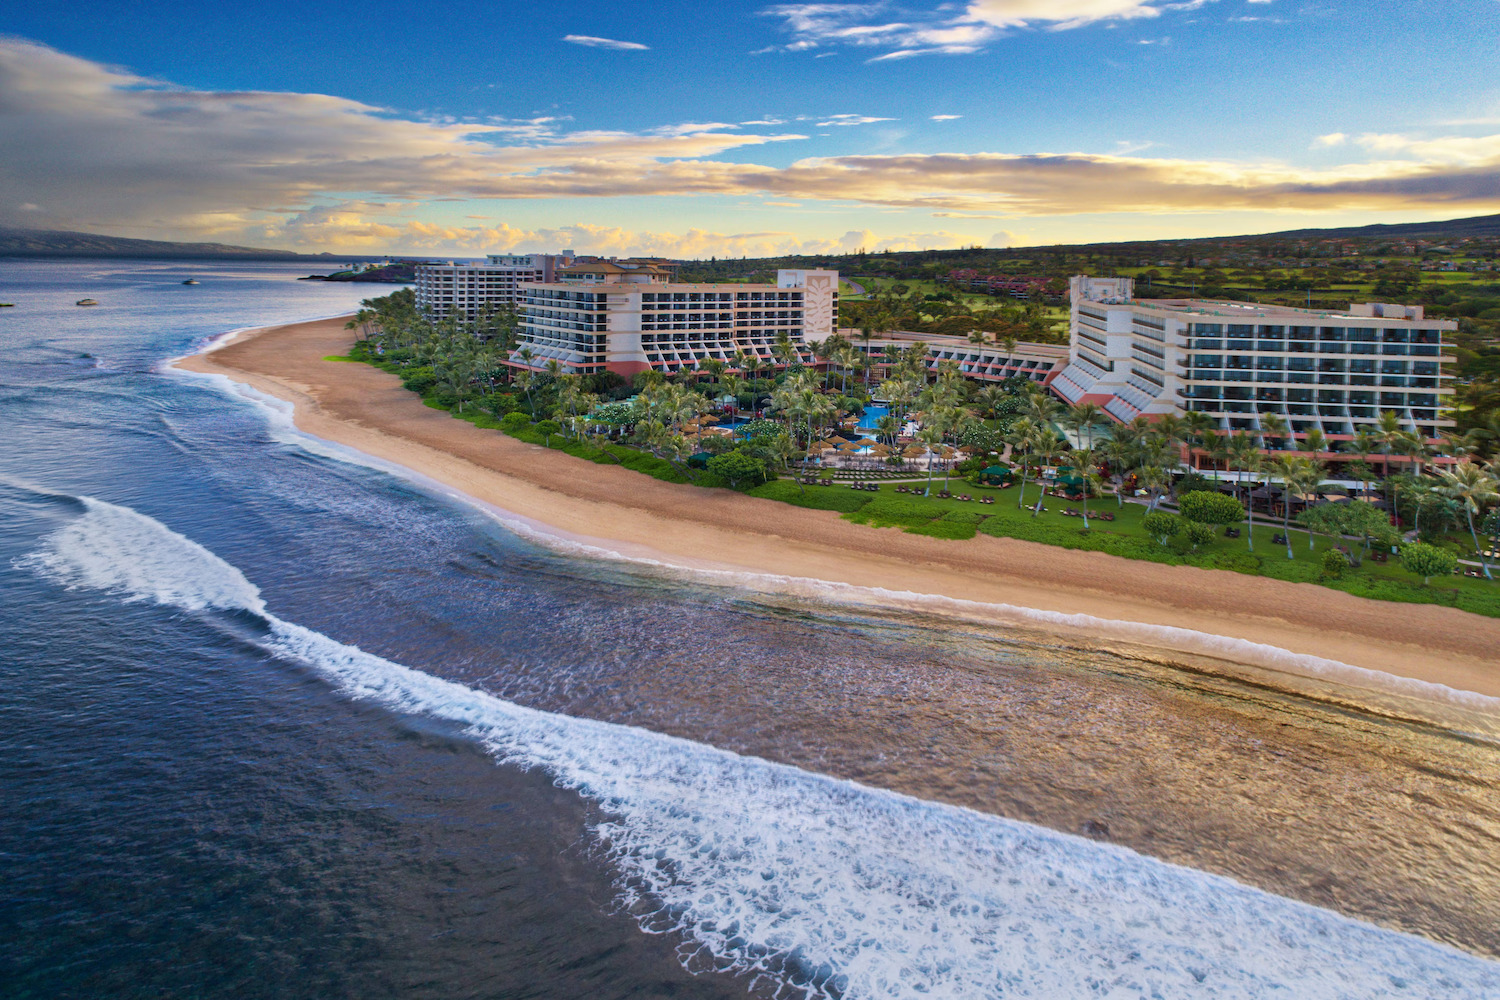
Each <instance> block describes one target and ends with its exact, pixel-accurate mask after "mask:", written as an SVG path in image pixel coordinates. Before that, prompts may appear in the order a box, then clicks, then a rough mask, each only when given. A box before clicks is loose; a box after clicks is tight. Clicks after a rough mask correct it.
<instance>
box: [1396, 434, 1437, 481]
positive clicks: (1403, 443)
mask: <svg viewBox="0 0 1500 1000" xmlns="http://www.w3.org/2000/svg"><path fill="white" fill-rule="evenodd" d="M1394 447H1395V449H1396V452H1397V453H1398V454H1399V455H1401V456H1402V457H1403V458H1409V459H1411V461H1412V474H1413V475H1414V476H1416V477H1417V478H1418V479H1421V478H1422V463H1423V461H1425V460H1426V459H1427V458H1429V457H1431V455H1432V449H1431V448H1429V447H1427V442H1426V441H1423V440H1422V436H1421V435H1420V434H1418V433H1416V432H1415V431H1402V432H1401V433H1400V434H1398V435H1396V440H1395V445H1394Z"/></svg>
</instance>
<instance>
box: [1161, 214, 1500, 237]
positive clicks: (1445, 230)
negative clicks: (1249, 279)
mask: <svg viewBox="0 0 1500 1000" xmlns="http://www.w3.org/2000/svg"><path fill="white" fill-rule="evenodd" d="M1401 236H1438V237H1442V238H1444V239H1455V238H1458V237H1463V236H1500V215H1476V216H1473V217H1471V218H1467V219H1448V220H1447V221H1445V222H1400V223H1395V224H1385V223H1376V224H1373V225H1369V226H1345V227H1343V228H1340V229H1288V230H1286V231H1284V232H1280V233H1254V234H1251V235H1247V236H1208V237H1203V238H1204V239H1211V240H1253V239H1287V240H1317V239H1322V240H1339V239H1383V238H1385V237H1401ZM1144 242H1151V243H1156V242H1169V241H1166V240H1148V241H1144Z"/></svg>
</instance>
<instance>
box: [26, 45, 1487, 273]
mask: <svg viewBox="0 0 1500 1000" xmlns="http://www.w3.org/2000/svg"><path fill="white" fill-rule="evenodd" d="M0 94H3V95H4V100H3V102H0V135H3V136H4V142H0V223H5V222H11V223H13V224H21V225H31V226H36V227H38V228H57V229H70V228H71V229H77V228H90V229H95V230H104V231H129V230H132V229H133V230H135V231H137V232H139V231H141V230H143V229H147V230H149V231H150V232H151V234H152V235H158V236H162V237H166V238H191V237H199V238H201V237H203V236H207V235H215V236H218V237H219V238H226V239H229V240H230V241H234V242H262V243H263V242H267V241H269V242H273V243H274V242H276V241H278V240H286V241H292V242H296V243H297V244H298V245H309V246H319V245H321V246H327V247H334V246H349V247H351V248H352V247H356V246H370V247H375V246H389V245H392V244H393V243H394V244H397V245H400V244H401V242H402V241H405V240H407V239H416V240H421V239H427V240H437V241H438V243H435V244H433V245H434V246H436V245H438V244H440V243H442V241H443V240H458V239H476V240H489V241H491V242H492V243H498V242H502V241H501V236H503V233H500V234H499V235H497V234H495V233H492V232H491V229H483V227H475V229H474V230H473V231H472V232H471V231H470V230H469V229H454V230H452V231H451V235H445V234H450V231H449V230H447V229H444V228H443V227H442V226H440V225H437V224H435V223H430V222H427V221H424V220H423V219H422V217H423V216H426V217H428V218H431V217H432V216H433V215H440V214H441V211H442V210H441V209H435V208H434V207H433V206H434V204H435V203H437V202H444V201H459V202H474V201H487V202H489V204H490V205H493V206H495V208H493V209H492V211H494V212H495V214H497V215H499V214H501V212H502V210H503V209H502V207H501V206H503V205H504V203H505V202H507V201H511V200H517V199H538V200H541V199H555V198H570V199H579V198H591V199H598V200H600V201H601V202H604V203H608V201H609V200H610V199H624V200H629V199H635V198H641V197H656V198H663V199H666V198H672V199H679V200H680V199H683V198H690V197H693V196H705V195H707V196H727V197H731V198H754V199H774V200H777V201H805V202H813V203H816V202H822V203H824V204H832V205H849V204H863V205H867V206H876V207H878V208H882V209H892V210H903V211H904V210H913V209H915V210H920V211H923V212H928V213H933V212H949V213H964V214H986V213H992V214H999V215H1003V216H1006V217H1012V218H1013V217H1017V216H1064V215H1079V214H1090V213H1160V212H1165V211H1170V212H1176V213H1183V212H1204V213H1215V214H1217V213H1223V212H1227V211H1257V212H1304V213H1313V212H1327V211H1334V210H1341V211H1353V210H1365V211H1371V210H1387V209H1393V208H1400V209H1402V210H1404V211H1407V212H1410V211H1413V210H1418V209H1421V208H1431V209H1441V210H1443V211H1445V212H1450V213H1456V212H1459V211H1464V210H1470V211H1473V212H1475V214H1478V213H1479V212H1481V211H1486V210H1488V211H1496V210H1500V135H1490V136H1452V135H1449V136H1443V135H1435V136H1428V137H1413V136H1408V135H1401V134H1387V133H1368V134H1366V135H1362V136H1360V137H1359V138H1358V139H1355V140H1353V141H1352V142H1349V143H1348V144H1347V145H1346V146H1343V147H1341V149H1342V151H1343V155H1345V156H1348V157H1351V158H1352V159H1354V160H1359V158H1360V157H1363V158H1364V159H1363V161H1361V162H1346V163H1343V164H1339V165H1335V166H1329V167H1324V168H1319V169H1310V168H1303V167H1298V166H1293V165H1288V164H1285V163H1278V162H1267V161H1261V162H1235V161H1228V160H1207V159H1203V160H1184V159H1167V158H1153V157H1147V156H1141V155H1137V154H1135V153H1134V152H1131V153H1126V152H1124V151H1119V152H1116V153H1115V154H1113V155H1101V154H1090V153H1077V152H1073V153H1066V152H1065V153H1032V154H1015V153H983V152H980V153H923V154H890V155H863V156H839V157H809V158H804V159H801V160H798V161H797V162H794V163H792V164H791V165H789V166H784V167H781V166H771V165H767V164H764V163H757V162H754V161H753V158H752V157H751V156H750V155H749V152H750V151H753V150H755V149H756V148H757V147H760V146H764V145H768V144H773V143H781V142H786V141H793V140H797V139H802V138H805V136H802V135H798V134H783V133H779V132H771V131H765V132H745V131H742V130H741V129H740V127H738V126H733V127H726V126H725V125H724V123H720V122H707V123H702V122H700V123H689V124H687V125H681V126H677V125H669V126H664V127H662V128H659V129H655V130H648V131H646V132H617V131H602V130H591V131H577V132H566V131H562V130H561V128H560V127H559V126H557V125H556V124H555V123H550V122H538V121H533V120H527V122H524V123H517V122H505V123H482V122H474V123H465V122H451V121H444V122H432V121H413V120H404V119H401V118H397V117H394V116H393V114H392V113H391V112H390V111H388V110H385V109H381V108H376V107H372V106H370V105H366V104H362V103H359V102H356V101H350V100H345V99H343V98H338V97H330V96H327V95H321V94H295V93H265V92H237V93H231V92H204V91H194V90H189V89H186V88H175V87H172V86H169V85H168V84H164V83H161V82H159V81H151V80H146V79H143V78H141V77H139V76H136V75H133V74H131V73H128V72H125V71H122V70H119V69H112V68H109V67H105V66H101V65H99V64H96V63H92V62H89V61H87V60H83V59H79V58H75V57H73V56H69V55H66V54H64V53H60V52H57V51H56V50H53V49H50V48H47V47H45V46H41V45H36V44H32V43H27V42H23V41H18V40H3V39H0ZM868 117H869V116H862V115H856V114H852V113H845V114H841V115H839V116H836V117H828V118H824V119H822V120H823V121H829V122H833V121H855V120H861V119H865V118H868ZM766 120H771V119H766ZM517 124H528V125H529V126H530V127H533V128H541V129H558V130H557V131H555V132H549V133H548V134H546V135H540V136H539V135H522V136H518V135H517V134H516V133H515V132H514V131H513V126H515V125H517ZM1128 148H1129V147H1123V149H1128ZM731 150H734V151H737V152H738V153H739V155H737V156H736V157H734V160H735V161H736V162H728V161H727V160H721V159H716V158H715V157H717V156H719V155H720V154H723V153H726V152H728V151H731ZM679 203H680V202H679ZM22 206H25V208H24V209H23V207H22ZM35 206H42V208H41V209H38V208H36V207H35ZM485 207H487V208H488V207H489V206H488V205H487V206H485ZM476 209H478V206H476V205H472V204H470V205H465V206H463V207H460V208H455V209H454V210H453V211H454V212H474V211H476ZM954 217H956V216H954ZM423 227H427V229H424V228H423ZM491 228H493V227H491ZM481 229H483V233H484V235H482V236H476V235H474V233H477V232H479V231H480V230H481ZM428 230H431V231H430V232H429V231H428ZM549 232H550V231H549ZM464 233H469V235H468V236H465V235H464ZM752 235H754V240H755V241H758V242H757V244H756V245H757V247H764V246H765V245H766V241H768V240H770V241H772V242H773V243H774V241H775V240H782V241H783V242H786V241H787V240H789V239H790V238H789V237H785V236H784V235H779V236H775V237H774V238H773V237H771V236H766V235H764V234H717V235H713V239H715V240H720V241H721V242H720V243H716V244H714V245H715V246H719V245H722V246H733V245H737V244H734V242H733V241H735V240H739V241H741V244H744V243H745V241H748V240H750V239H751V236H752ZM940 235H941V234H935V233H929V234H907V235H906V236H901V237H899V239H901V240H905V241H907V243H908V244H909V243H911V242H913V241H914V242H915V243H921V242H922V241H923V240H929V241H935V240H936V239H937V238H938V237H939V236H940ZM949 235H950V236H952V237H953V239H954V240H958V241H960V245H961V241H962V239H963V238H962V237H959V236H955V235H953V234H949ZM614 238H615V237H611V239H614ZM653 238H654V237H653ZM695 238H696V237H695ZM897 238H898V237H895V236H884V237H882V238H881V239H883V240H894V239H897ZM598 239H600V240H603V239H604V238H603V237H598ZM631 239H633V240H636V244H640V245H644V244H642V243H641V241H642V240H644V237H643V236H641V235H640V234H634V235H632V236H631V237H630V238H629V239H627V238H626V237H624V236H620V237H618V240H619V241H623V242H626V243H628V242H630V240H631ZM702 239H703V240H707V239H708V237H702ZM673 240H678V241H679V242H675V243H674V242H673ZM340 241H342V242H340ZM723 241H729V242H723ZM646 242H649V241H646ZM659 242H660V245H662V246H667V245H672V246H681V247H688V246H691V245H692V240H690V239H689V238H688V234H680V235H679V236H677V237H672V238H671V239H668V238H667V237H665V236H664V237H662V238H661V240H660V241H659ZM877 242H878V241H877ZM552 245H553V246H558V245H564V243H563V241H562V237H561V236H558V242H556V243H552ZM632 245H635V244H632ZM703 245H705V246H707V245H709V244H708V243H706V242H705V243H704V244H703ZM904 245H905V244H904ZM927 245H934V246H935V245H937V244H936V242H929V243H928V244H927ZM918 248H920V247H918Z"/></svg>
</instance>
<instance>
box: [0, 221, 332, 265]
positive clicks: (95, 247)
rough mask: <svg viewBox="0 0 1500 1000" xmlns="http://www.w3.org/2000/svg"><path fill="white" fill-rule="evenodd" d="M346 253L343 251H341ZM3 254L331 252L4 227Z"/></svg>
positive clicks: (252, 255) (295, 256) (296, 256)
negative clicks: (269, 248)
mask: <svg viewBox="0 0 1500 1000" xmlns="http://www.w3.org/2000/svg"><path fill="white" fill-rule="evenodd" d="M340 256H342V255H340ZM0 257H158V258H159V257H170V258H178V259H184V260H187V259H198V258H202V259H223V258H225V257H235V258H239V259H242V260H309V261H319V262H325V263H326V262H327V261H328V260H329V259H330V258H334V259H337V258H335V255H333V254H330V253H320V254H303V253H293V252H291V251H288V250H268V249H265V248H263V247H238V246H231V245H230V244H227V243H173V242H170V241H167V240H137V239H131V238H129V237H125V236H101V235H99V234H98V233H74V232H67V231H65V230H55V229H12V228H8V227H0Z"/></svg>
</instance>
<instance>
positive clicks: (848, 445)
mask: <svg viewBox="0 0 1500 1000" xmlns="http://www.w3.org/2000/svg"><path fill="white" fill-rule="evenodd" d="M839 451H844V452H855V451H859V445H857V444H855V443H854V442H853V441H845V442H844V443H843V444H841V445H839Z"/></svg>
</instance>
